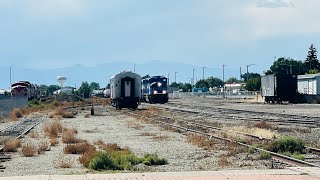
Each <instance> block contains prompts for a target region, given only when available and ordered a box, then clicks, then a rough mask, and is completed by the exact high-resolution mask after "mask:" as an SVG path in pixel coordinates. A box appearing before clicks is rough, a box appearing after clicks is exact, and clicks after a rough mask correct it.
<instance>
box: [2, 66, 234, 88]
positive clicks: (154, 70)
mask: <svg viewBox="0 0 320 180" xmlns="http://www.w3.org/2000/svg"><path fill="white" fill-rule="evenodd" d="M133 67H134V63H128V62H112V63H105V64H99V65H96V66H92V67H87V66H83V65H74V66H71V67H65V68H58V69H43V70H38V69H36V70H35V69H25V68H22V67H12V81H13V82H15V81H19V80H28V81H30V82H32V83H35V84H46V85H50V84H58V83H57V81H56V77H57V76H59V75H64V76H67V77H68V80H67V81H66V83H65V84H66V85H69V86H77V87H78V86H79V85H80V84H81V82H82V81H88V82H92V81H94V82H98V83H99V84H100V86H106V85H107V84H108V83H109V80H110V77H111V76H112V75H114V74H116V73H118V72H120V71H123V70H131V71H133ZM193 68H195V69H196V71H195V78H196V79H198V80H199V79H200V78H202V67H196V66H193V65H189V64H183V63H177V62H162V61H150V62H146V63H144V64H137V65H136V73H138V74H140V75H141V76H144V75H146V74H149V75H164V76H167V75H168V73H170V82H173V81H174V72H178V73H177V81H178V82H190V79H191V78H192V69H193ZM208 76H216V77H219V78H222V68H219V69H218V68H216V69H214V68H206V69H205V77H208ZM231 76H235V77H239V73H238V70H235V69H234V70H230V69H229V70H227V71H226V78H227V77H231ZM0 77H1V78H0V89H1V88H8V87H9V84H10V81H9V67H3V66H2V67H0Z"/></svg>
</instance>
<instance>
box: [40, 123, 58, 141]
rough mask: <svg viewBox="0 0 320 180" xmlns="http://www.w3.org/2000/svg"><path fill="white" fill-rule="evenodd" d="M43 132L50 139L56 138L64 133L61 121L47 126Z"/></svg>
mask: <svg viewBox="0 0 320 180" xmlns="http://www.w3.org/2000/svg"><path fill="white" fill-rule="evenodd" d="M43 131H44V133H45V134H46V135H47V136H49V137H50V138H56V137H58V135H59V133H61V132H62V125H61V124H60V122H59V121H53V122H52V123H51V124H46V125H45V126H44V127H43Z"/></svg>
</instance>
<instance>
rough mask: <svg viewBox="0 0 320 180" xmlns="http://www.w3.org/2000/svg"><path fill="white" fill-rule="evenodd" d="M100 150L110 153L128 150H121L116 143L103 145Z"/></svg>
mask: <svg viewBox="0 0 320 180" xmlns="http://www.w3.org/2000/svg"><path fill="white" fill-rule="evenodd" d="M101 149H103V150H105V151H107V152H109V153H112V152H114V151H129V150H128V149H122V148H121V147H120V146H118V144H116V143H108V144H104V145H102V147H101Z"/></svg>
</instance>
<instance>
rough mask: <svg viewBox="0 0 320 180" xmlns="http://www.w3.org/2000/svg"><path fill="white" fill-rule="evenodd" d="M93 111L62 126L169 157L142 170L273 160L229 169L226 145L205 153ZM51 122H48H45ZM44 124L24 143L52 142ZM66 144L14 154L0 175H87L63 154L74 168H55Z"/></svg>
mask: <svg viewBox="0 0 320 180" xmlns="http://www.w3.org/2000/svg"><path fill="white" fill-rule="evenodd" d="M79 111H80V110H79ZM88 112H89V109H87V110H85V111H81V112H80V113H79V114H78V115H77V117H76V118H73V119H63V120H61V123H62V124H63V126H65V127H68V128H76V129H77V130H78V137H79V138H81V139H85V140H87V141H89V142H94V141H96V140H98V139H102V140H103V141H104V142H106V143H117V144H118V145H119V146H121V147H128V148H129V149H130V150H132V151H133V152H134V153H135V154H137V155H139V156H142V155H143V154H145V153H157V154H158V155H159V157H163V158H166V159H167V160H168V162H169V164H168V165H164V166H154V167H146V166H142V165H138V168H140V170H141V171H166V172H171V171H197V170H218V169H266V168H268V166H270V162H269V161H261V160H256V159H257V158H258V156H259V154H246V153H244V154H239V155H236V156H233V157H228V159H227V160H228V162H229V166H225V167H224V166H221V165H219V163H218V161H219V159H220V156H221V155H224V154H227V153H228V151H227V150H226V149H225V148H223V147H225V144H217V148H215V150H212V151H208V150H204V149H201V148H198V147H196V146H194V145H191V144H190V143H188V142H187V139H186V136H185V135H182V134H180V133H177V132H173V131H169V130H165V129H163V128H161V127H159V126H158V125H155V124H148V123H145V122H142V121H140V120H137V119H135V118H132V117H128V116H125V115H122V114H120V113H121V112H120V113H119V111H115V110H113V109H111V108H103V107H100V108H98V107H97V108H96V112H100V116H91V117H90V118H85V117H84V116H85V114H88ZM49 121H51V120H50V119H47V120H46V121H45V122H44V123H46V122H49ZM42 126H43V124H42V125H39V126H38V127H36V128H35V129H34V130H33V132H38V133H39V134H40V137H38V138H31V137H30V133H29V135H27V137H25V138H23V139H22V142H23V143H33V144H35V145H36V144H37V143H39V142H41V141H46V140H47V141H48V139H46V138H45V137H44V135H43V134H42V133H41V132H42ZM63 148H64V145H63V144H61V143H60V144H59V145H57V146H54V147H51V150H50V151H47V152H46V153H45V154H41V155H37V156H36V157H29V158H27V157H22V156H21V154H20V153H19V152H20V150H19V151H18V152H17V153H13V159H12V161H9V162H5V163H3V164H4V166H5V167H6V168H7V169H6V170H5V171H4V172H2V173H0V176H17V175H18V176H19V175H21V176H22V175H35V174H37V175H52V174H83V173H85V172H87V169H85V168H83V167H82V166H81V165H80V164H79V163H78V160H77V158H78V157H79V156H78V155H63V157H64V158H69V159H73V166H72V168H69V169H61V168H56V167H54V162H55V161H56V160H57V159H58V158H59V157H61V155H62V152H63Z"/></svg>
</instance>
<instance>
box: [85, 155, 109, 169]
mask: <svg viewBox="0 0 320 180" xmlns="http://www.w3.org/2000/svg"><path fill="white" fill-rule="evenodd" d="M89 168H90V169H92V170H114V169H115V165H114V162H113V160H112V158H111V156H110V155H109V154H108V153H107V152H99V153H97V154H96V155H95V156H94V157H93V159H92V160H91V161H90V163H89Z"/></svg>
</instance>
